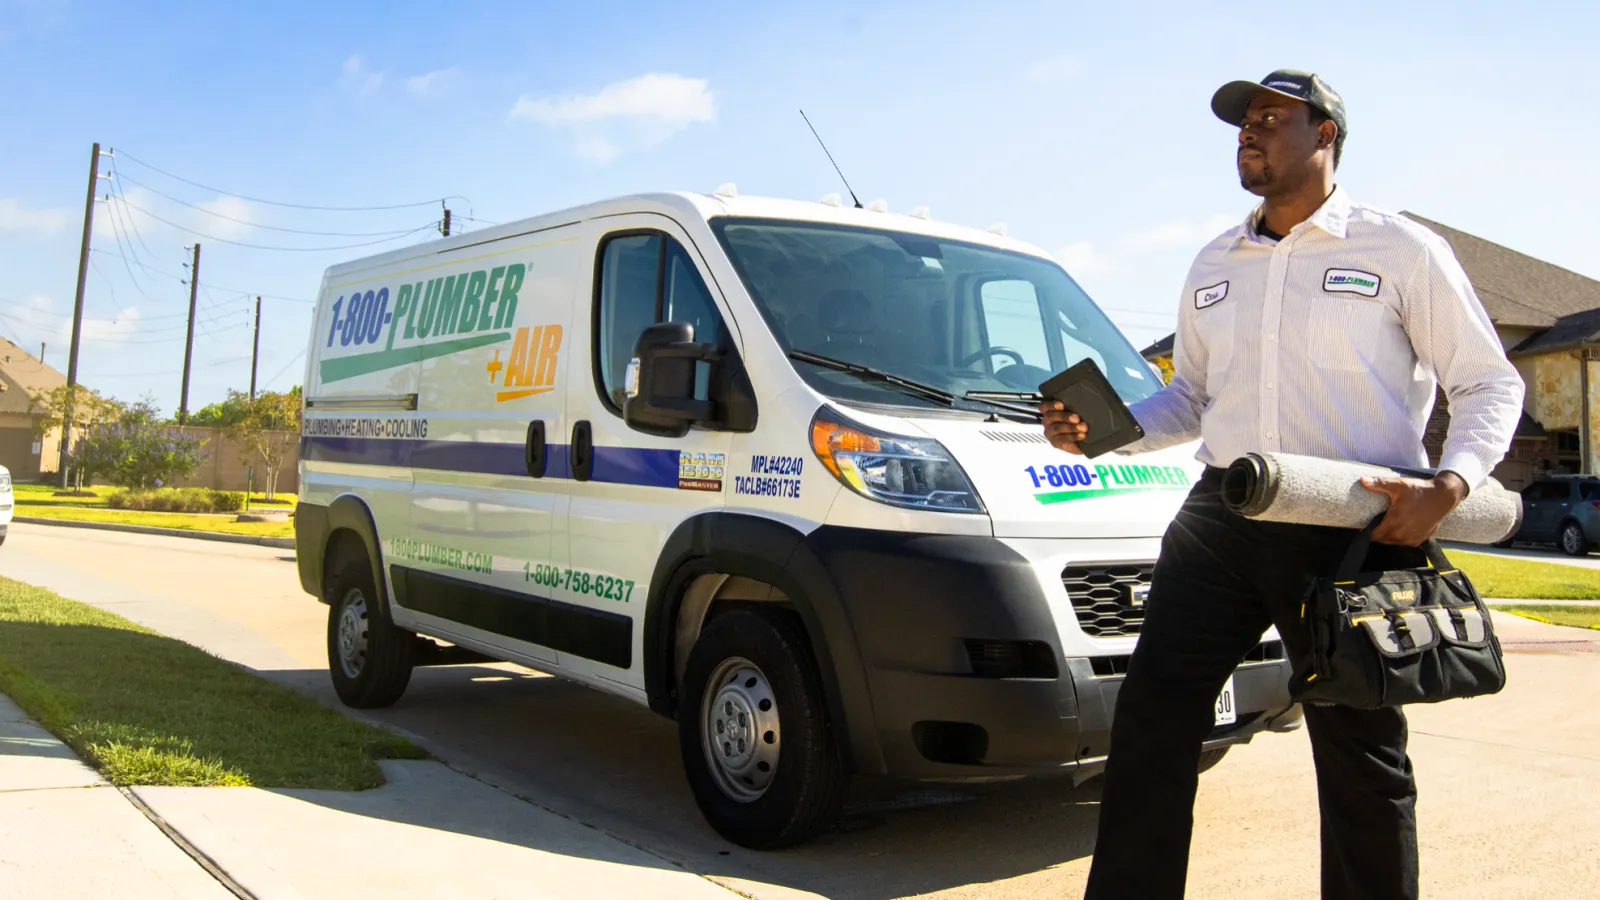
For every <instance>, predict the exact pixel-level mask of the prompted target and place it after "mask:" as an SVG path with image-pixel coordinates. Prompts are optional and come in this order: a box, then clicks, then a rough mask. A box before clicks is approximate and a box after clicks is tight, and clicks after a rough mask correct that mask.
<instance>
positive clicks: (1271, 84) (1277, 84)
mask: <svg viewBox="0 0 1600 900" xmlns="http://www.w3.org/2000/svg"><path fill="white" fill-rule="evenodd" d="M1267 87H1286V88H1294V89H1295V90H1297V91H1303V90H1305V89H1306V86H1305V85H1303V84H1300V83H1299V82H1297V81H1269V82H1267Z"/></svg>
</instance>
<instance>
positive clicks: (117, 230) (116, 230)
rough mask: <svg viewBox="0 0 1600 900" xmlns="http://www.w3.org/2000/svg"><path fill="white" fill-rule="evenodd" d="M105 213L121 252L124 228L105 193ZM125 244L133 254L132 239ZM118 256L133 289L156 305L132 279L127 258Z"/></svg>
mask: <svg viewBox="0 0 1600 900" xmlns="http://www.w3.org/2000/svg"><path fill="white" fill-rule="evenodd" d="M106 213H107V216H108V217H109V218H110V220H111V234H112V236H113V237H115V238H116V239H117V249H118V250H119V251H120V250H123V246H122V244H123V241H122V231H123V228H124V227H125V226H123V225H121V224H120V223H121V216H120V215H119V214H118V212H117V205H116V204H115V203H112V202H111V194H110V193H109V192H107V194H106ZM127 243H128V246H127V252H128V253H130V254H132V253H133V238H132V237H129V238H128V242H127ZM90 252H91V253H93V252H98V251H95V250H94V248H90ZM119 256H120V258H121V259H122V267H123V268H125V269H127V270H128V280H129V281H131V282H133V287H134V289H135V290H137V291H138V292H139V293H140V294H141V295H142V296H143V297H144V298H145V299H146V300H148V301H150V302H151V303H158V302H159V301H157V300H156V298H154V297H152V296H150V292H149V291H146V290H145V289H144V285H142V284H140V283H139V279H138V278H136V277H134V274H133V267H132V266H130V265H129V264H128V257H127V256H122V255H121V254H119ZM135 258H137V257H135ZM140 265H141V266H142V265H143V263H140ZM147 274H148V273H147Z"/></svg>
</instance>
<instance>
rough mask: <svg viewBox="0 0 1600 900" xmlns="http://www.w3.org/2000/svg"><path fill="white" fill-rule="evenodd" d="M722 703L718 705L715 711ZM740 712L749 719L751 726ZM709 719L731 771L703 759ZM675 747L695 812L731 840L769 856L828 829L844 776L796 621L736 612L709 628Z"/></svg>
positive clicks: (767, 612)
mask: <svg viewBox="0 0 1600 900" xmlns="http://www.w3.org/2000/svg"><path fill="white" fill-rule="evenodd" d="M743 664H748V666H745V665H743ZM730 667H731V668H730ZM713 677H715V678H716V679H717V683H716V684H712V679H713ZM718 698H721V704H722V705H721V706H717V705H715V704H714V703H713V702H712V701H717V700H718ZM769 700H770V702H768V701H769ZM737 711H747V712H748V716H749V725H748V726H745V725H744V724H743V723H744V722H745V721H746V720H745V718H743V717H742V713H740V712H737ZM713 720H719V721H722V720H725V721H726V722H727V723H728V725H727V728H726V729H724V730H723V731H722V732H721V736H722V738H725V739H726V740H723V741H722V749H723V750H724V751H725V752H724V756H725V757H727V758H728V759H729V760H730V762H729V763H727V764H723V763H719V762H713V761H712V759H710V758H709V754H711V753H712V752H714V751H713V747H712V746H711V744H712V743H714V742H713V741H709V740H708V741H706V742H704V743H703V742H702V732H704V733H706V734H707V735H710V734H713V733H715V732H716V730H717V729H716V722H714V721H713ZM780 720H781V723H782V727H781V730H780V729H779V728H778V727H777V722H778V721H780ZM702 723H710V724H705V725H703V724H702ZM769 726H770V727H769ZM741 736H748V737H749V738H750V744H749V746H748V747H747V746H746V745H745V744H742V743H738V740H739V738H740V737H741ZM773 744H776V748H775V749H772V745H773ZM678 745H679V752H680V753H681V755H682V757H683V768H684V773H685V774H686V775H687V776H688V779H689V788H690V790H691V791H693V793H694V799H695V803H696V804H697V805H699V807H700V812H701V814H702V815H704V816H705V818H706V821H707V822H708V823H710V825H711V827H712V828H713V829H715V830H716V832H717V833H718V834H720V835H722V836H723V837H724V838H726V839H728V840H729V841H732V842H733V843H735V844H738V845H740V846H742V847H749V848H750V849H752V850H772V849H776V848H779V847H786V846H791V845H793V844H798V843H801V842H803V841H805V840H808V839H809V838H811V837H813V836H815V835H816V834H817V833H818V832H820V831H822V830H823V829H825V828H827V827H828V826H829V825H831V824H832V823H833V821H834V818H835V817H836V816H837V815H838V813H839V806H840V803H841V801H842V798H843V796H844V789H845V785H846V782H847V781H848V779H849V775H848V770H847V768H846V766H845V764H844V759H843V757H842V755H841V752H840V747H839V742H838V740H837V739H836V737H835V733H834V731H833V729H832V728H831V727H830V725H829V722H828V714H827V703H826V700H825V697H824V694H823V689H822V682H821V679H820V678H819V677H818V676H817V670H816V665H815V663H814V662H813V661H812V655H811V652H810V649H809V645H808V644H807V642H806V637H805V630H804V628H803V627H802V625H801V624H800V620H799V618H798V617H797V616H796V615H795V614H794V613H793V612H791V611H788V610H785V609H780V608H773V607H767V606H747V607H738V608H734V609H730V610H728V611H727V612H724V613H722V614H720V615H717V616H715V617H714V618H712V619H711V620H710V621H709V622H707V623H706V625H705V628H704V629H703V630H702V631H701V632H700V638H699V640H697V641H696V642H695V645H694V649H693V650H692V651H690V653H689V661H688V664H687V666H686V667H685V670H684V677H683V688H682V691H681V694H680V700H679V705H678ZM763 756H766V759H763V758H762V757H763ZM771 759H775V762H774V763H769V762H768V761H767V760H771ZM741 765H742V766H743V767H744V768H742V769H739V766H741ZM762 766H769V768H761V767H762ZM735 769H738V771H735ZM755 779H762V780H763V781H757V780H755ZM724 784H727V785H728V786H727V787H725V786H724ZM736 793H742V796H736Z"/></svg>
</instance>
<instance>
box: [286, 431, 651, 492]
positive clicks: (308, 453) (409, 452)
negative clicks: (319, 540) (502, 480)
mask: <svg viewBox="0 0 1600 900" xmlns="http://www.w3.org/2000/svg"><path fill="white" fill-rule="evenodd" d="M569 451H570V446H569V445H567V444H547V445H546V453H548V454H549V458H548V461H547V462H546V464H545V477H547V478H571V477H572V469H571V466H570V464H569V458H570V453H569ZM523 453H524V448H523V445H522V444H506V443H491V442H484V441H434V440H414V439H400V438H361V437H320V436H319V437H302V438H300V457H301V458H302V459H306V460H310V461H313V462H339V463H353V464H357V465H367V466H411V467H413V468H417V469H429V470H433V471H441V472H466V473H471V474H475V475H522V476H526V475H527V474H528V469H527V463H526V461H525V459H524V456H523ZM594 454H595V455H594V477H593V478H592V479H591V480H592V481H598V482H602V483H605V484H636V485H640V486H643V487H665V488H677V486H678V451H676V450H659V449H652V448H645V447H596V448H594Z"/></svg>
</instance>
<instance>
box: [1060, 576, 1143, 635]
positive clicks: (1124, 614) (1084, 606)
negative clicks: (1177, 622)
mask: <svg viewBox="0 0 1600 900" xmlns="http://www.w3.org/2000/svg"><path fill="white" fill-rule="evenodd" d="M1155 568H1156V564H1155V563H1153V562H1149V563H1120V564H1117V565H1105V566H1068V567H1067V568H1065V569H1063V570H1062V572H1061V583H1062V585H1064V586H1065V587H1066V589H1067V596H1068V597H1070V598H1071V599H1072V611H1073V612H1074V613H1075V614H1076V615H1077V617H1078V627H1079V628H1082V629H1083V633H1084V634H1087V635H1091V636H1093V637H1120V636H1124V635H1132V634H1138V633H1139V628H1140V626H1142V625H1143V624H1144V597H1145V594H1146V592H1148V591H1149V589H1150V577H1151V575H1152V574H1153V573H1154V572H1155Z"/></svg>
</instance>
